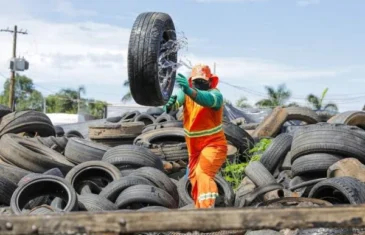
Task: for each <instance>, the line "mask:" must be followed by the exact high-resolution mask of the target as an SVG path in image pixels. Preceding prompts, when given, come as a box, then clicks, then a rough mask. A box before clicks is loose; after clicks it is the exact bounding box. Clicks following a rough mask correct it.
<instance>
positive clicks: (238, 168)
mask: <svg viewBox="0 0 365 235" xmlns="http://www.w3.org/2000/svg"><path fill="white" fill-rule="evenodd" d="M270 144H271V139H261V140H260V142H258V143H257V144H256V145H255V146H254V147H253V148H252V149H250V150H249V151H248V152H247V154H246V156H244V157H242V158H241V159H245V160H246V161H243V162H240V161H239V160H238V159H240V158H239V156H236V157H235V161H234V162H230V161H229V160H228V159H227V162H226V165H225V167H224V168H223V170H222V174H223V176H224V178H225V180H227V182H229V183H230V184H231V185H232V187H233V189H234V190H236V189H237V188H238V186H239V185H240V183H241V181H242V179H243V178H244V177H245V169H246V167H247V165H248V164H249V163H250V162H252V161H259V160H260V158H261V155H262V153H263V152H264V151H265V150H266V149H267V148H268V146H269V145H270Z"/></svg>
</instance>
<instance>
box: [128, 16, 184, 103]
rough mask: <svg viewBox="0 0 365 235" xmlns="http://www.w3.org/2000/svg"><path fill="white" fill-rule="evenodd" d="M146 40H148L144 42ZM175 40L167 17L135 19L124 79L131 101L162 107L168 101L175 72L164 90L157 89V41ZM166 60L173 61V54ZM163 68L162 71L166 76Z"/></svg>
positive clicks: (139, 17)
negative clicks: (126, 72) (128, 85)
mask: <svg viewBox="0 0 365 235" xmlns="http://www.w3.org/2000/svg"><path fill="white" fill-rule="evenodd" d="M147 39H148V40H147ZM162 40H164V41H169V40H172V41H174V40H176V33H175V26H174V23H173V21H172V19H171V17H170V16H169V15H168V14H165V13H160V12H146V13H142V14H140V15H139V16H138V17H137V19H136V20H135V22H134V24H133V27H132V31H131V35H130V39H129V47H128V79H129V84H130V90H131V94H132V97H133V99H134V100H135V102H136V103H138V104H140V105H145V106H159V105H164V104H165V103H166V102H167V101H168V99H169V98H170V96H171V94H172V91H173V88H174V83H175V76H176V72H172V73H171V74H170V76H169V79H170V80H169V81H168V84H167V88H166V89H164V90H161V87H160V79H161V74H159V72H160V71H161V69H162V68H160V65H159V62H158V60H159V57H160V56H161V54H160V52H161V49H163V48H162V47H161V41H162ZM167 59H168V60H169V61H172V62H175V63H176V62H177V52H174V53H170V54H169V55H168V58H167ZM166 72H171V71H166V70H165V69H163V70H162V73H163V74H166Z"/></svg>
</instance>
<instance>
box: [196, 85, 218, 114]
mask: <svg viewBox="0 0 365 235" xmlns="http://www.w3.org/2000/svg"><path fill="white" fill-rule="evenodd" d="M194 90H195V92H196V96H195V98H193V100H194V101H195V102H196V103H198V104H199V105H201V106H204V107H209V108H213V109H220V107H222V104H223V96H222V93H221V92H220V91H219V90H217V89H212V90H208V91H202V90H197V89H194Z"/></svg>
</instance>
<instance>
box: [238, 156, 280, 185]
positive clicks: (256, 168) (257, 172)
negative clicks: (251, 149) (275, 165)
mask: <svg viewBox="0 0 365 235" xmlns="http://www.w3.org/2000/svg"><path fill="white" fill-rule="evenodd" d="M245 174H246V175H247V177H248V178H250V180H251V181H252V182H253V183H254V184H255V185H256V186H257V187H263V186H266V185H269V184H272V183H276V180H275V178H274V176H273V175H272V174H271V173H270V172H269V171H268V170H267V169H266V167H265V166H264V165H263V164H262V163H261V162H259V161H253V162H250V163H249V164H248V165H247V167H246V169H245Z"/></svg>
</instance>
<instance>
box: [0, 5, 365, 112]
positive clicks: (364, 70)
mask: <svg viewBox="0 0 365 235" xmlns="http://www.w3.org/2000/svg"><path fill="white" fill-rule="evenodd" d="M0 4H1V6H2V7H1V9H0V22H1V24H0V27H2V28H6V27H8V26H13V25H14V24H18V26H19V27H20V28H24V29H27V30H28V32H29V35H26V36H25V35H20V36H19V45H18V46H19V47H18V48H19V49H18V55H20V56H24V57H26V58H27V59H28V60H29V61H30V64H31V67H30V70H29V71H26V72H25V73H24V74H26V75H28V76H30V77H31V78H32V79H33V80H34V81H35V84H36V87H37V89H39V90H40V91H41V92H42V93H44V94H45V95H48V94H49V93H51V92H54V91H58V90H59V89H61V88H64V87H75V88H76V87H77V86H79V85H82V84H83V85H85V86H86V90H87V93H86V96H87V97H90V98H91V97H93V98H96V99H102V100H106V101H109V102H118V101H119V100H120V98H121V96H122V95H123V93H125V92H126V89H125V88H123V87H122V83H123V80H125V79H126V78H127V75H126V74H127V73H126V72H127V67H126V56H127V48H128V40H129V33H130V28H131V26H132V25H133V22H134V20H135V18H136V17H137V16H138V14H140V13H142V12H145V11H160V12H166V13H168V14H170V15H171V17H172V18H173V20H174V22H175V26H176V28H177V31H179V32H183V33H184V35H185V36H186V37H187V38H188V42H189V47H188V51H186V52H184V55H185V56H186V57H187V58H188V59H190V60H191V61H192V62H193V63H207V64H209V65H213V63H214V62H216V64H217V74H218V76H219V77H220V79H221V80H222V81H224V82H228V83H230V84H234V85H237V86H241V87H244V89H241V90H239V89H236V88H232V87H230V86H227V85H225V84H221V85H220V89H221V91H222V92H223V95H224V96H225V97H226V98H227V99H229V100H231V101H235V100H237V99H238V98H239V97H240V96H241V95H244V96H246V97H248V98H249V100H250V102H251V103H254V102H256V101H257V100H259V99H262V98H264V97H265V90H264V86H265V85H272V86H277V85H278V84H280V83H286V85H287V87H288V88H289V89H290V90H291V91H292V93H293V98H292V100H291V101H295V102H297V103H300V104H303V105H305V104H306V102H305V97H306V95H307V94H308V93H314V94H318V95H319V94H320V93H321V92H322V90H323V89H324V88H326V87H328V88H329V92H328V99H327V101H333V102H336V103H338V105H339V107H340V110H341V111H345V110H358V109H361V108H362V106H363V105H364V104H365V102H364V101H363V100H364V98H365V91H364V89H363V87H364V86H365V79H364V78H363V77H364V75H365V45H364V41H365V30H364V29H363V27H362V22H364V21H365V15H364V14H363V9H365V1H361V0H348V1H342V0H169V1H168V0H133V1H132V0H131V1H122V0H120V1H117V0H105V1H101V0H99V1H96V0H77V1H76V0H75V1H67V0H65V1H61V0H59V1H55V0H50V1H42V0H32V1H26V0H15V1H12V4H9V2H8V1H5V0H0ZM0 51H1V53H0V73H1V74H2V75H4V76H8V74H9V71H8V69H7V68H8V62H7V60H8V59H9V57H10V55H11V35H10V34H6V33H1V34H0ZM183 72H187V71H186V70H183ZM1 74H0V82H3V80H4V78H3V77H2V75H1Z"/></svg>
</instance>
